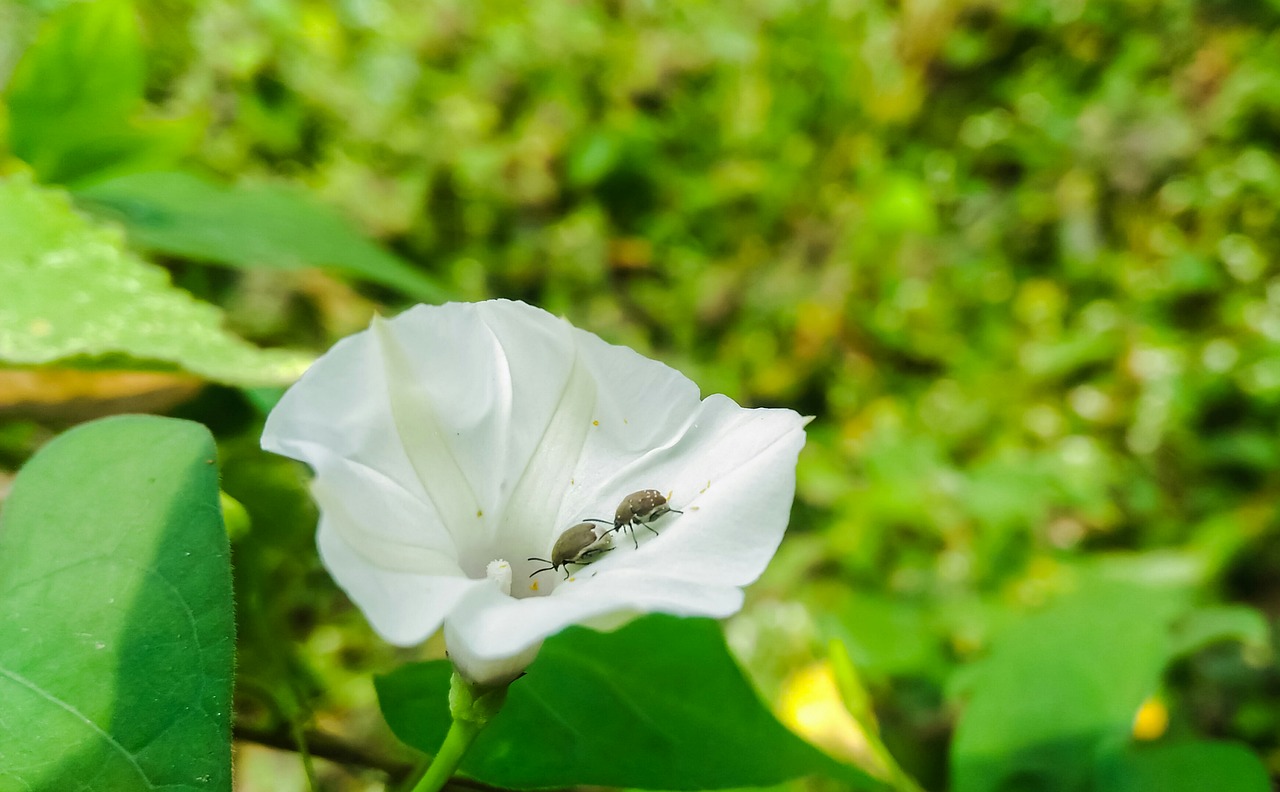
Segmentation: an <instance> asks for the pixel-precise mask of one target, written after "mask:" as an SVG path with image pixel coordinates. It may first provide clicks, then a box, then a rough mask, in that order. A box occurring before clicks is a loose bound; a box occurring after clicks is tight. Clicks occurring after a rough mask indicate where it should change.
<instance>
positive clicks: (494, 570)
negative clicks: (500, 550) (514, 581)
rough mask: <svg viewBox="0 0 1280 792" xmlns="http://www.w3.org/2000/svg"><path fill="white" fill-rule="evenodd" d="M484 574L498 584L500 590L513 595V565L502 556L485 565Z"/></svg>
mask: <svg viewBox="0 0 1280 792" xmlns="http://www.w3.org/2000/svg"><path fill="white" fill-rule="evenodd" d="M484 575H485V577H487V578H488V579H490V580H492V581H493V582H494V583H497V584H498V590H499V591H501V592H502V593H503V594H506V595H507V596H508V597H510V596H511V565H510V564H508V563H507V562H506V561H503V560H502V559H501V558H495V559H493V560H492V561H490V562H489V566H487V567H485V570H484Z"/></svg>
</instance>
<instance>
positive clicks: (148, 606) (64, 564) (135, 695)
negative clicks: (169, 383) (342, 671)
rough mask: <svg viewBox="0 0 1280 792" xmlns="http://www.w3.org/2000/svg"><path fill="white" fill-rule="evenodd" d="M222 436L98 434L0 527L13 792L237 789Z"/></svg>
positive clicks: (122, 428) (57, 448)
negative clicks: (218, 460)
mask: <svg viewBox="0 0 1280 792" xmlns="http://www.w3.org/2000/svg"><path fill="white" fill-rule="evenodd" d="M214 454H215V449H214V443H213V438H212V437H211V436H210V435H209V432H208V430H206V429H205V428H204V427H202V426H200V425H199V424H194V423H190V422H187V421H179V420H174V419H170V418H156V417H150V416H124V417H118V418H109V419H106V420H103V421H97V422H94V423H90V424H85V425H83V426H80V427H78V428H76V429H73V430H71V431H69V432H67V433H66V434H64V435H62V436H61V437H58V438H57V439H55V440H54V441H53V442H51V443H49V445H48V446H46V447H45V448H44V449H43V450H41V451H40V452H39V453H37V454H36V456H35V457H33V458H32V459H31V461H30V462H29V463H28V464H27V466H26V467H25V468H24V469H23V470H22V472H21V473H20V474H19V475H18V477H17V479H16V480H15V482H14V485H13V490H12V492H11V494H10V495H9V498H8V500H7V501H6V502H5V505H4V511H3V513H0V613H3V614H4V618H3V619H0V713H3V714H2V715H0V789H4V790H36V789H42V790H43V789H47V790H62V789H80V790H91V791H93V792H97V791H101V792H130V790H150V789H160V788H164V789H166V790H172V791H173V792H179V791H180V790H230V788H231V749H230V746H231V679H232V660H233V653H234V643H235V641H234V622H233V619H232V608H231V570H230V560H229V551H228V547H227V537H226V534H225V532H224V531H223V528H222V518H221V516H220V514H219V512H218V471H217V467H216V465H215V464H214V462H215V459H214Z"/></svg>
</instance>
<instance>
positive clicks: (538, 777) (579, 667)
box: [375, 616, 879, 790]
mask: <svg viewBox="0 0 1280 792" xmlns="http://www.w3.org/2000/svg"><path fill="white" fill-rule="evenodd" d="M449 674H450V666H449V664H448V663H447V662H444V661H438V662H434V663H417V664H413V665H407V666H404V667H402V668H400V669H398V670H396V671H395V672H393V673H391V674H388V675H387V676H384V677H379V678H377V679H376V680H375V683H376V685H377V688H378V700H379V701H380V702H381V705H382V711H383V714H384V715H385V716H386V718H387V722H388V723H389V724H390V725H391V728H392V730H393V731H394V732H395V733H396V735H397V736H398V737H399V738H400V739H401V740H403V741H404V742H406V743H408V744H409V745H412V746H414V747H415V748H418V749H420V750H423V751H427V752H434V751H435V750H436V749H437V748H438V747H439V746H440V743H441V741H442V740H443V739H444V734H445V731H446V730H447V728H448V725H449V708H448V704H447V695H448V690H449ZM462 770H463V771H464V772H466V773H467V774H468V775H471V776H472V777H474V778H476V779H478V780H480V781H484V782H485V783H489V784H494V785H498V786H504V787H510V788H515V789H531V788H536V787H553V786H573V785H577V784H600V785H605V786H627V787H639V788H647V789H672V790H684V789H724V788H728V787H737V786H763V785H768V784H775V783H778V782H780V781H784V780H786V779H789V778H795V777H797V776H802V775H810V774H822V775H826V776H830V777H833V778H838V779H840V780H843V781H845V782H846V783H848V784H849V785H850V786H852V787H854V788H861V789H874V788H879V787H878V785H877V784H876V782H874V781H872V780H870V779H869V778H868V777H867V776H865V775H863V774H862V773H861V772H860V771H858V770H855V769H853V768H851V767H847V766H845V765H841V764H838V763H837V762H835V761H834V760H832V759H831V758H829V757H827V756H826V755H825V754H823V753H821V752H819V751H818V750H817V749H816V748H813V747H812V746H810V745H809V744H808V743H805V742H804V741H802V740H801V739H800V738H798V737H796V736H795V735H794V734H792V733H791V732H789V731H787V730H786V728H784V727H783V726H782V725H781V724H780V723H778V721H777V720H775V719H774V717H773V715H772V714H771V713H770V712H769V710H768V708H766V707H765V706H764V705H763V704H762V703H761V702H760V699H759V698H758V697H757V695H756V693H755V691H754V690H752V688H751V685H750V683H748V681H747V680H746V678H745V677H744V676H743V674H742V672H741V670H739V668H738V666H737V665H736V664H735V663H734V662H733V659H732V658H731V657H730V655H729V653H728V650H727V649H726V648H725V645H724V638H723V636H722V635H721V633H720V628H719V626H718V625H716V623H715V622H712V621H709V620H705V619H675V618H672V617H669V616H650V617H647V618H644V619H641V620H638V621H635V622H633V623H631V624H630V625H628V626H626V627H624V628H622V629H621V630H618V631H617V632H614V633H597V632H594V631H591V630H586V629H582V628H573V629H570V630H568V631H566V632H564V633H562V634H561V635H558V636H556V637H554V638H551V639H549V640H548V641H547V642H546V644H545V645H544V646H543V647H542V651H541V652H540V653H539V655H538V659H537V660H536V661H535V662H534V663H533V665H532V666H530V667H529V672H528V674H527V675H526V676H524V677H522V678H520V679H518V680H517V681H516V682H514V683H513V684H512V685H511V690H510V693H509V695H508V698H507V703H506V706H505V707H504V708H503V710H502V712H501V713H500V714H499V715H498V716H497V717H496V718H495V719H494V720H493V722H492V723H491V724H490V725H489V726H488V728H487V729H486V730H485V731H483V732H481V734H480V736H479V738H478V739H477V740H476V743H475V745H474V746H473V748H472V749H471V752H470V753H469V754H468V756H467V758H466V760H465V761H464V762H463V764H462Z"/></svg>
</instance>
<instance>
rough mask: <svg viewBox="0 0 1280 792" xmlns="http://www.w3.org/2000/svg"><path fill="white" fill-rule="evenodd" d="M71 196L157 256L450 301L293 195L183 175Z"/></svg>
mask: <svg viewBox="0 0 1280 792" xmlns="http://www.w3.org/2000/svg"><path fill="white" fill-rule="evenodd" d="M76 197H77V198H78V199H79V200H80V201H81V202H82V204H83V205H84V206H85V208H87V209H89V210H91V211H94V212H98V213H100V214H103V215H105V216H108V217H111V218H112V219H115V220H118V221H119V222H121V223H123V224H124V226H125V227H126V229H128V231H129V236H130V239H131V240H132V241H134V242H135V243H137V244H138V245H141V246H142V247H144V248H147V249H150V250H153V251H156V252H158V253H165V254H168V255H172V256H182V257H184V258H190V259H195V260H197V261H208V262H212V263H216V264H224V265H227V266H232V267H239V268H243V269H254V268H262V269H283V270H289V269H300V268H304V267H332V268H334V269H336V270H340V271H342V272H345V273H348V274H350V275H353V276H355V277H358V278H361V279H363V280H367V281H370V282H372V283H379V284H382V285H384V286H390V287H393V288H395V289H399V290H400V291H401V292H403V293H404V294H406V295H409V296H411V297H413V298H415V299H419V300H424V301H427V302H443V301H444V300H446V299H448V295H447V294H446V292H445V291H444V290H443V289H442V288H441V287H440V286H439V285H438V284H437V283H436V282H435V281H434V280H433V279H431V278H430V277H428V276H427V275H424V274H423V273H422V272H420V271H419V270H417V269H415V268H414V267H412V266H410V265H409V264H407V263H405V262H404V261H402V260H401V259H399V258H397V257H395V256H393V255H392V254H390V253H388V252H387V251H385V250H383V249H382V248H381V247H379V246H378V245H376V244H374V243H373V242H371V241H369V240H368V239H366V238H365V237H364V236H363V235H362V234H361V233H360V232H359V231H357V230H356V229H355V228H354V227H353V226H352V224H351V222H350V221H348V220H346V219H345V218H344V217H342V216H341V215H339V214H338V213H337V212H335V211H333V210H331V209H329V208H327V207H324V206H322V205H320V204H317V203H315V202H314V201H312V200H310V199H309V198H307V197H306V196H305V195H303V194H301V193H299V192H295V191H293V190H289V189H285V188H281V187H255V188H249V187H224V186H221V185H218V184H214V183H212V182H209V181H206V180H205V179H203V178H201V177H199V176H196V175H194V174H191V173H182V172H172V173H138V174H133V175H129V176H122V177H120V178H118V179H112V180H110V181H107V182H102V183H97V184H94V185H92V186H89V187H87V188H85V189H83V190H80V191H78V192H77V193H76Z"/></svg>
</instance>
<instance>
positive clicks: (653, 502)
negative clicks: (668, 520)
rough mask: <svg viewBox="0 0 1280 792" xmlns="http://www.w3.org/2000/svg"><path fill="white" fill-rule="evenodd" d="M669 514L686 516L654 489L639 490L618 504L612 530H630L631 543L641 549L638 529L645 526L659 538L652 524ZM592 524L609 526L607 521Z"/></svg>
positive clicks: (597, 521)
mask: <svg viewBox="0 0 1280 792" xmlns="http://www.w3.org/2000/svg"><path fill="white" fill-rule="evenodd" d="M668 512H674V513H676V514H684V512H682V511H680V510H679V509H673V508H671V504H669V503H667V499H666V498H665V497H663V495H662V493H661V492H659V491H657V490H654V489H647V490H639V491H637V492H633V493H631V494H630V495H628V496H627V497H625V498H623V499H622V503H619V504H618V508H617V510H616V511H614V513H613V528H611V529H610V530H612V531H625V530H630V531H631V541H632V542H633V543H634V544H635V546H636V548H639V547H640V540H639V539H636V527H637V526H641V525H643V526H644V527H645V528H648V529H649V532H650V533H652V534H653V535H654V536H657V535H658V532H657V531H655V530H653V526H652V525H650V523H652V522H653V521H655V520H657V519H658V518H659V517H661V516H662V515H664V514H667V513H668ZM591 522H596V523H604V524H606V525H608V521H607V520H591Z"/></svg>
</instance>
